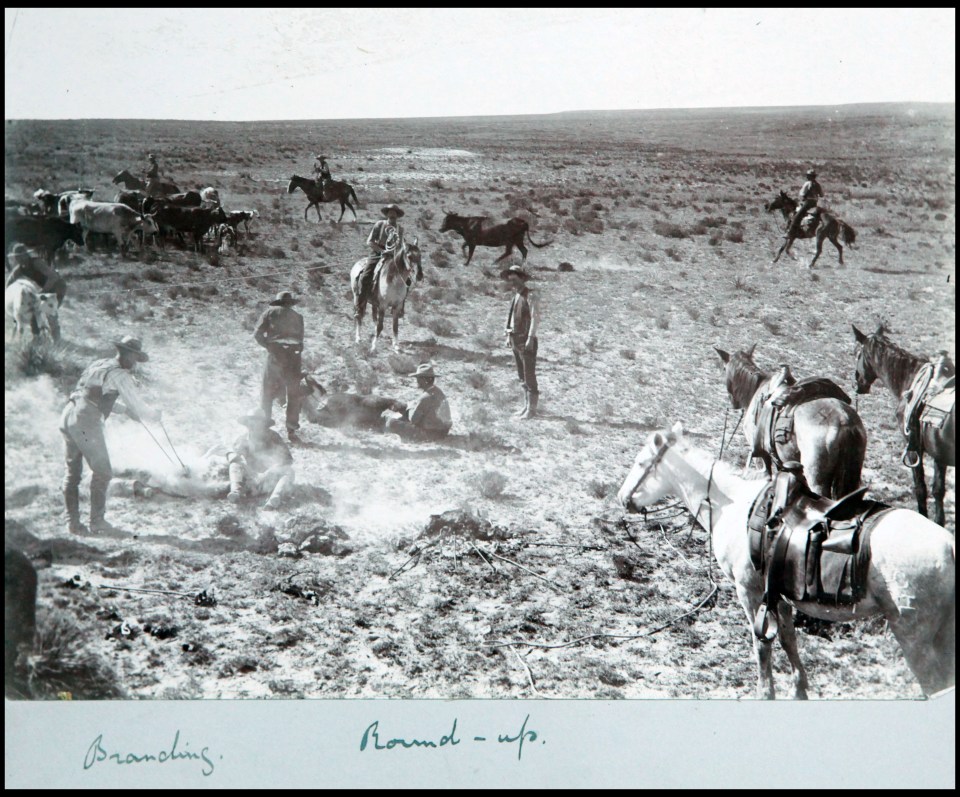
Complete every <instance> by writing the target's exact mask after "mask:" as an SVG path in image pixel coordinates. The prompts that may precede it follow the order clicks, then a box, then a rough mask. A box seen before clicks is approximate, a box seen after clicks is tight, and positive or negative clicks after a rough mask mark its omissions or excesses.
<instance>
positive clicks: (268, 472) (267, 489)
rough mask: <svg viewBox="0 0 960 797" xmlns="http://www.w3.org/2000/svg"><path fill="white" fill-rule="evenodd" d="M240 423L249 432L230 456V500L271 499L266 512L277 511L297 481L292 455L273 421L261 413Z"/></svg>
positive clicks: (228, 458)
mask: <svg viewBox="0 0 960 797" xmlns="http://www.w3.org/2000/svg"><path fill="white" fill-rule="evenodd" d="M239 422H240V423H241V424H242V425H243V426H246V427H247V432H246V433H245V434H243V435H241V436H240V437H239V438H237V440H236V442H235V443H234V444H233V447H232V448H231V450H229V451H228V452H227V463H228V465H229V468H230V470H229V473H230V492H229V493H228V494H227V500H228V501H230V502H231V503H237V502H239V501H240V500H242V499H243V498H244V497H246V496H264V495H269V496H270V497H269V498H268V499H267V502H266V503H265V504H264V505H263V508H264V509H278V508H279V507H280V503H281V501H282V500H283V498H284V496H285V495H287V494H288V493H289V492H290V489H291V487H293V484H294V481H295V478H296V477H295V475H294V470H293V455H292V454H291V453H290V449H289V448H288V447H287V444H286V443H284V442H283V440H282V439H281V437H280V435H278V434H277V433H276V432H274V431H273V430H272V429H271V427H272V426H273V419H272V418H268V417H267V416H266V415H265V414H264V413H263V411H262V410H257V411H255V412H254V413H253V414H252V415H246V416H244V417H242V418H240V419H239Z"/></svg>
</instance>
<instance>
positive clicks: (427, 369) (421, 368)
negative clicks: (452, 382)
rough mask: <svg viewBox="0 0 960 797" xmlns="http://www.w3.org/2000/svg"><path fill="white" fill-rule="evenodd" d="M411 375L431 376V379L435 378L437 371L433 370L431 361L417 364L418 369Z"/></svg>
mask: <svg viewBox="0 0 960 797" xmlns="http://www.w3.org/2000/svg"><path fill="white" fill-rule="evenodd" d="M410 376H416V377H421V376H423V377H429V378H430V379H435V378H436V376H437V372H436V371H434V370H433V366H432V365H430V363H420V365H418V366H417V370H416V371H414V372H413V373H412V374H410Z"/></svg>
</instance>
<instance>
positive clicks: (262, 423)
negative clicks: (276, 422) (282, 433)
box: [237, 409, 273, 429]
mask: <svg viewBox="0 0 960 797" xmlns="http://www.w3.org/2000/svg"><path fill="white" fill-rule="evenodd" d="M237 422H238V423H239V424H240V425H241V426H246V427H247V428H248V429H269V428H270V427H271V426H273V418H268V417H267V416H266V415H264V414H263V410H259V409H258V410H254V411H253V412H252V413H250V414H249V415H242V416H240V417H239V418H237Z"/></svg>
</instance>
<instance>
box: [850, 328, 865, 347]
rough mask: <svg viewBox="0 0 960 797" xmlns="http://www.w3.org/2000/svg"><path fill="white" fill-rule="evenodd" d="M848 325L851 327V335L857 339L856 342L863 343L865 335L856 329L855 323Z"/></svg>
mask: <svg viewBox="0 0 960 797" xmlns="http://www.w3.org/2000/svg"><path fill="white" fill-rule="evenodd" d="M850 326H852V327H853V336H854V337H855V338H856V339H857V343H863V342H864V341H865V340H866V339H867V336H866V335H864V334H863V333H862V332H861V331H860V330H859V329H857V325H856V324H851V325H850Z"/></svg>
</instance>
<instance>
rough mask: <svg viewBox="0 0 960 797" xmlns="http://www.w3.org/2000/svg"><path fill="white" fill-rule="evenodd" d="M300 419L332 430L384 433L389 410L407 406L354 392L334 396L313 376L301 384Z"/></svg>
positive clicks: (305, 377) (334, 394)
mask: <svg viewBox="0 0 960 797" xmlns="http://www.w3.org/2000/svg"><path fill="white" fill-rule="evenodd" d="M300 387H301V397H300V417H301V418H302V419H303V420H305V421H309V422H310V423H318V424H320V425H321V426H326V427H328V428H332V429H340V428H353V429H367V430H370V431H374V432H382V431H383V429H384V427H385V426H386V423H387V420H386V418H384V417H383V413H384V412H386V411H387V410H392V411H394V412H403V411H404V409H406V404H404V403H403V402H402V401H397V400H396V399H392V398H387V397H385V396H358V395H356V394H354V393H330V394H328V393H327V391H326V390H324V389H323V386H322V385H321V384H320V382H319V381H317V380H316V378H314V377H313V376H312V375H311V374H304V376H303V379H302V380H301V382H300Z"/></svg>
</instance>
